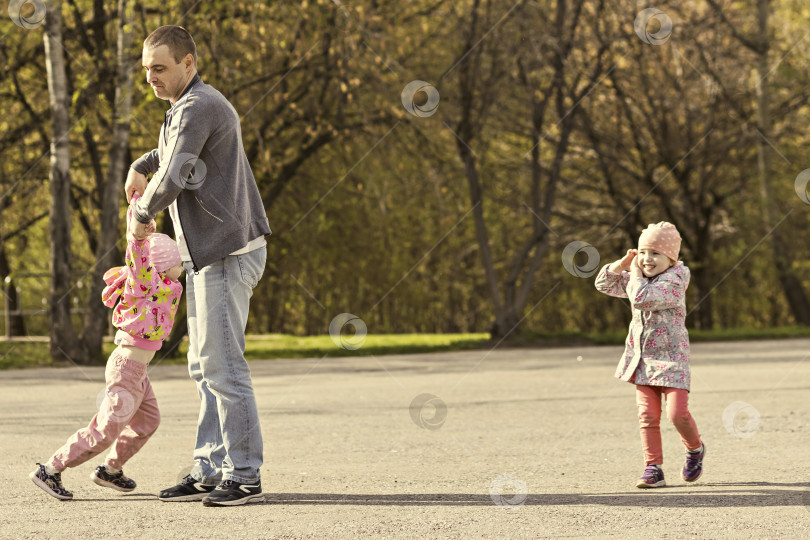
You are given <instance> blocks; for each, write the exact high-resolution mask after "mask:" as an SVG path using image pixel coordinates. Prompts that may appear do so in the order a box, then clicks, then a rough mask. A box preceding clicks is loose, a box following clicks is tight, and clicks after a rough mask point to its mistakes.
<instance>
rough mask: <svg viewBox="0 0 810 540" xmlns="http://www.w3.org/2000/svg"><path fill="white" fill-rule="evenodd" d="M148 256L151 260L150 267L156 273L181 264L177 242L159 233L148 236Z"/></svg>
mask: <svg viewBox="0 0 810 540" xmlns="http://www.w3.org/2000/svg"><path fill="white" fill-rule="evenodd" d="M149 256H150V257H151V259H152V266H154V267H155V270H157V271H158V272H163V271H165V270H168V269H169V268H171V267H173V266H177V265H178V264H180V263H181V262H182V261H181V260H180V250H179V249H178V248H177V242H175V241H174V240H172V239H171V238H170V237H168V236H166V235H165V234H161V233H152V234H150V235H149Z"/></svg>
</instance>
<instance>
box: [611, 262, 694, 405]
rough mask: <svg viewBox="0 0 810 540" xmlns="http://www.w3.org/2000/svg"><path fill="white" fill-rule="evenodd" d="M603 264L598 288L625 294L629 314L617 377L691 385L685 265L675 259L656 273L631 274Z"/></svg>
mask: <svg viewBox="0 0 810 540" xmlns="http://www.w3.org/2000/svg"><path fill="white" fill-rule="evenodd" d="M608 266H609V265H605V266H604V267H602V270H600V271H599V275H597V276H596V289H597V290H598V291H600V292H603V293H605V294H607V295H610V296H616V297H619V298H629V299H630V304H631V306H632V309H633V319H632V320H631V321H630V330H629V332H628V334H627V339H626V340H625V348H624V355H623V356H622V358H621V360H619V365H618V366H617V368H616V373H615V377H617V378H619V379H621V380H623V381H629V382H634V383H635V384H643V385H648V386H669V387H672V388H682V389H684V390H687V391H688V390H689V385H690V373H689V333H688V332H687V330H686V324H685V318H686V288H687V287H688V286H689V278H690V273H689V268H687V267H686V266H684V265H683V263H678V264H676V265H675V266H673V267H671V268H669V269H668V270H666V271H664V272H661V273H660V274H658V275H657V276H655V277H653V278H651V279H647V278H644V277H641V278H631V277H630V273H629V272H622V273H621V274H616V273H614V272H610V271H608Z"/></svg>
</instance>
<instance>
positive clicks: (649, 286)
mask: <svg viewBox="0 0 810 540" xmlns="http://www.w3.org/2000/svg"><path fill="white" fill-rule="evenodd" d="M680 247H681V237H680V235H679V234H678V230H677V229H676V228H675V226H674V225H672V224H671V223H667V222H665V221H662V222H660V223H657V224H655V225H650V226H648V227H647V228H646V229H644V230H643V231H642V233H641V237H640V238H639V241H638V250H635V249H630V250H628V251H627V254H626V255H625V256H624V257H623V258H621V259H619V260H617V261H615V262H613V263H611V264H608V265H605V266H604V267H603V268H602V270H601V271H600V272H599V275H598V276H597V278H596V289H597V290H598V291H600V292H603V293H605V294H607V295H610V296H616V297H619V298H629V299H630V304H631V306H632V311H633V319H632V321H631V322H630V330H629V332H628V335H627V339H626V341H625V350H624V355H623V356H622V358H621V360H619V365H618V367H617V368H616V373H615V376H616V377H617V378H619V379H621V380H623V381H627V382H631V383H633V384H635V385H636V404H637V405H638V419H639V427H640V428H641V445H642V449H643V451H644V460H645V463H646V468H645V469H644V473H643V474H642V476H641V478H639V480H638V483H637V484H636V486H637V487H639V488H655V487H662V486H665V485H666V482H665V481H664V471H663V470H662V469H661V466H662V465H663V463H664V454H663V451H662V449H661V430H660V427H659V425H660V419H661V400H662V398H663V399H664V400H665V401H666V404H667V418H668V419H669V421H670V422H672V424H673V425H674V426H675V428H676V429H677V430H678V433H679V434H680V436H681V441H683V444H684V446H685V447H686V450H687V452H686V463H685V464H684V466H683V470H682V471H681V477H682V478H683V479H684V480H685V481H686V482H694V481H695V480H697V479H698V478H700V475H701V474H702V473H703V457H704V456H705V455H706V445H705V444H703V442H702V441H701V438H700V434H699V433H698V429H697V426H696V425H695V421H694V419H693V418H692V415H691V414H690V413H689V407H688V404H689V383H690V373H689V334H688V333H687V331H686V325H685V321H684V319H685V318H686V288H687V287H688V286H689V275H690V274H689V269H688V268H687V267H686V266H685V265H684V264H683V262H680V261H678V252H679V251H680Z"/></svg>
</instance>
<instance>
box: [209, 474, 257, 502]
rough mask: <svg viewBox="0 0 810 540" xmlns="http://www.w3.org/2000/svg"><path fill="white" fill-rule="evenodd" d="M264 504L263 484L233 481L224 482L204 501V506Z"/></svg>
mask: <svg viewBox="0 0 810 540" xmlns="http://www.w3.org/2000/svg"><path fill="white" fill-rule="evenodd" d="M256 502H264V495H262V483H261V481H259V480H257V481H256V483H254V484H240V483H239V482H234V481H233V480H224V481H222V482H221V483H220V484H219V485H218V486H217V488H216V489H215V490H214V491H212V492H211V494H210V495H209V496H208V497H206V498H204V499H203V505H204V506H238V505H240V504H247V503H256Z"/></svg>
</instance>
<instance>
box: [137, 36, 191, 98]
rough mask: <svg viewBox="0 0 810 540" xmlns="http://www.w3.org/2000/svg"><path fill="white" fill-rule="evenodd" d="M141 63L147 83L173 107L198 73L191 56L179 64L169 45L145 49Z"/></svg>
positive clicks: (188, 55)
mask: <svg viewBox="0 0 810 540" xmlns="http://www.w3.org/2000/svg"><path fill="white" fill-rule="evenodd" d="M141 62H142V63H143V69H144V71H145V72H146V82H148V83H149V85H150V86H151V87H152V89H153V90H154V91H155V95H156V96H157V97H159V98H160V99H168V100H169V101H170V102H171V103H172V105H174V102H175V101H177V98H179V97H180V94H182V93H183V90H185V89H186V86H188V83H189V82H190V81H191V79H192V78H194V75H195V74H196V73H197V69H196V68H195V66H194V57H193V56H192V55H191V54H187V55H186V56H185V57H184V58H183V59H182V60H181V61H180V62H179V63H178V62H176V61H175V59H174V56H172V53H171V51H170V50H169V47H168V46H167V45H158V46H157V47H149V46H146V47H144V48H143V56H142V58H141Z"/></svg>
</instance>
